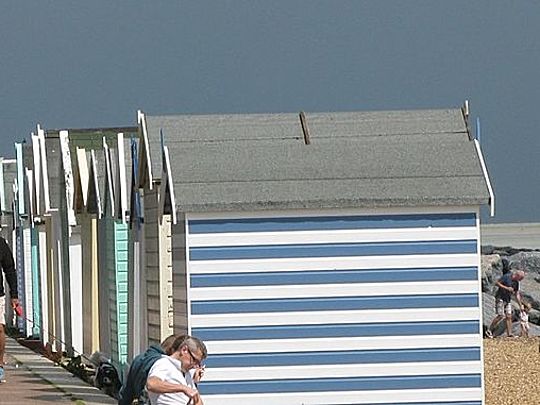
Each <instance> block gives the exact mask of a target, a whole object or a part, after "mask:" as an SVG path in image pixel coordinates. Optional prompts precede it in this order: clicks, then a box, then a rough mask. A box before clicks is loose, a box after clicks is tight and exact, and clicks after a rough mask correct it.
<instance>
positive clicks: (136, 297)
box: [128, 137, 148, 359]
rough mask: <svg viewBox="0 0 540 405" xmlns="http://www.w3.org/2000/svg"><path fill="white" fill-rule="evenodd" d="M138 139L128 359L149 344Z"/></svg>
mask: <svg viewBox="0 0 540 405" xmlns="http://www.w3.org/2000/svg"><path fill="white" fill-rule="evenodd" d="M138 145H139V143H138V138H135V137H133V138H131V140H130V145H129V146H130V149H129V151H130V158H131V176H130V178H131V182H130V185H129V196H130V198H129V207H130V208H129V210H130V216H129V230H128V235H129V245H128V246H129V252H128V254H129V255H128V268H129V269H130V271H129V274H128V296H129V297H130V299H129V303H128V325H129V329H128V359H133V358H134V357H135V356H136V355H138V354H139V353H141V352H144V351H145V350H146V345H147V342H148V333H147V332H148V327H147V325H148V323H147V319H148V318H147V304H146V298H147V289H146V276H145V273H144V268H143V266H142V263H141V259H142V257H143V256H142V252H143V251H144V245H143V241H144V232H143V226H144V218H143V211H142V201H141V194H140V191H139V180H138V175H139V152H138V151H139V148H138Z"/></svg>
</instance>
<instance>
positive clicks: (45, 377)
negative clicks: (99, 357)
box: [0, 337, 116, 405]
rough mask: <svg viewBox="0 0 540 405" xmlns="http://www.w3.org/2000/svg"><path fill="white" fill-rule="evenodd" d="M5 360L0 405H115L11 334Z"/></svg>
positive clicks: (110, 399)
mask: <svg viewBox="0 0 540 405" xmlns="http://www.w3.org/2000/svg"><path fill="white" fill-rule="evenodd" d="M5 361H6V363H7V364H6V366H5V370H6V379H7V381H6V382H5V383H1V384H0V404H1V405H22V404H29V405H51V404H53V403H58V404H70V403H71V404H73V405H98V404H116V401H115V400H114V399H112V398H111V397H109V396H107V395H105V394H103V393H102V392H101V391H100V390H98V389H97V388H95V387H93V386H91V385H88V384H87V383H86V382H84V381H82V380H81V379H79V378H77V377H75V376H73V375H72V374H71V373H70V372H68V371H67V370H65V369H64V368H62V367H60V366H57V365H55V364H54V363H53V362H52V361H50V360H48V359H46V358H44V357H42V356H40V355H39V354H37V353H34V352H33V351H32V350H30V349H28V348H26V347H24V346H21V345H20V344H18V343H17V341H15V340H14V339H12V338H9V337H8V338H7V342H6V357H5Z"/></svg>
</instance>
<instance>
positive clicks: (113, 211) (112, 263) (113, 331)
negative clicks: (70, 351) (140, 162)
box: [99, 132, 131, 370]
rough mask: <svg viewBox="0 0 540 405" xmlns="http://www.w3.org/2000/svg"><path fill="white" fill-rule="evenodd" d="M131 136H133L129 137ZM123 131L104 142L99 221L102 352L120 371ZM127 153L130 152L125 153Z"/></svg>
mask: <svg viewBox="0 0 540 405" xmlns="http://www.w3.org/2000/svg"><path fill="white" fill-rule="evenodd" d="M126 135H127V136H130V134H126ZM127 136H126V137H124V133H123V132H120V133H118V134H117V135H116V139H115V140H114V141H113V142H107V141H106V140H105V139H104V140H103V153H104V159H105V171H106V176H105V187H104V196H103V218H102V220H101V221H100V225H99V230H100V245H101V247H100V249H99V250H100V260H101V263H102V266H101V267H100V280H102V281H103V282H104V283H105V284H102V285H101V286H100V294H101V298H100V303H102V304H103V306H104V308H103V310H102V311H100V313H101V314H102V315H104V316H103V317H102V318H101V320H100V323H102V324H103V325H101V327H100V331H101V332H100V337H101V350H102V351H105V352H106V353H108V354H110V356H111V360H112V362H113V364H114V365H115V366H117V367H118V368H119V369H120V370H122V369H123V368H124V366H125V365H126V364H127V359H128V329H129V327H128V319H129V316H128V278H129V276H128V262H129V259H128V256H129V253H128V252H129V246H128V244H129V235H128V222H129V204H128V201H129V199H128V198H129V193H130V185H131V163H130V162H131V160H130V159H129V158H130V156H131V154H130V152H129V151H130V146H131V144H130V140H129V138H128V137H127ZM126 150H127V153H126Z"/></svg>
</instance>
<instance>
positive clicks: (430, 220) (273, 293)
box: [186, 213, 483, 405]
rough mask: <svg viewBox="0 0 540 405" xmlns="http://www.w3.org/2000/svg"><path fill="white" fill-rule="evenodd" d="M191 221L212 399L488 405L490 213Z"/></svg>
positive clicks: (199, 327) (266, 404)
mask: <svg viewBox="0 0 540 405" xmlns="http://www.w3.org/2000/svg"><path fill="white" fill-rule="evenodd" d="M231 217H232V216H231ZM186 227H187V238H186V239H187V252H188V256H189V257H188V283H189V288H188V303H189V306H188V311H189V312H190V313H189V314H188V315H189V321H190V324H189V327H190V332H191V333H192V334H194V335H195V336H198V337H200V338H201V339H203V340H204V341H205V342H206V343H207V346H208V349H209V352H210V357H209V359H208V361H207V373H206V374H205V379H204V383H203V384H201V386H200V389H201V391H202V393H203V395H204V401H205V404H207V405H232V404H234V405H253V404H258V405H283V404H287V405H294V404H299V405H300V404H321V405H322V404H335V405H337V404H409V405H411V404H437V405H447V404H453V405H480V404H481V403H482V398H483V389H482V372H483V371H482V359H481V344H482V342H481V335H480V311H479V305H480V303H479V300H480V297H479V291H480V284H479V278H478V265H479V256H478V226H477V215H476V213H444V214H420V215H416V214H403V215H397V214H394V215H328V216H316V215H313V216H295V217H286V216H281V217H260V216H259V217H250V218H238V217H237V218H229V219H228V218H215V219H212V218H204V217H193V216H189V215H188V216H187V219H186Z"/></svg>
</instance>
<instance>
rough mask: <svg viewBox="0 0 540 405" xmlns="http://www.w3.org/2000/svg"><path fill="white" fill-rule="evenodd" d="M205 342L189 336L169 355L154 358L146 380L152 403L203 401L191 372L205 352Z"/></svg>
mask: <svg viewBox="0 0 540 405" xmlns="http://www.w3.org/2000/svg"><path fill="white" fill-rule="evenodd" d="M207 353H208V352H207V350H206V346H205V345H204V343H203V342H202V341H201V340H199V339H197V338H196V337H192V336H189V337H187V338H186V339H185V340H184V341H183V343H182V344H181V345H180V346H178V348H177V349H176V351H175V352H173V354H171V355H170V356H163V357H162V358H161V359H159V360H158V361H156V362H155V363H154V365H153V366H152V368H151V369H150V372H149V373H148V379H147V381H146V388H147V389H148V396H149V398H150V403H151V404H152V405H188V404H189V405H203V402H202V399H201V397H200V395H199V391H197V387H196V385H195V382H194V381H193V378H192V376H191V373H190V372H189V371H190V370H192V369H195V368H201V367H202V362H203V361H204V359H205V358H206V356H207Z"/></svg>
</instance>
